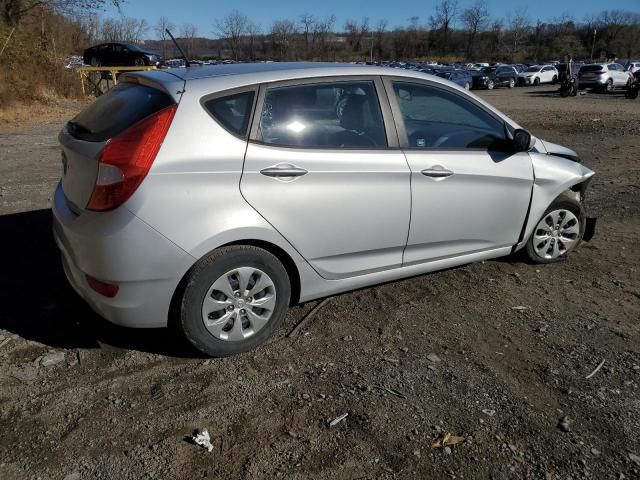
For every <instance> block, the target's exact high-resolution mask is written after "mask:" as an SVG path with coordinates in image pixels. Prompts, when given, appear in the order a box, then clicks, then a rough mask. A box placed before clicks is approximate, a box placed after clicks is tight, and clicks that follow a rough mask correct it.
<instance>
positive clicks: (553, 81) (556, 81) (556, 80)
mask: <svg viewBox="0 0 640 480" xmlns="http://www.w3.org/2000/svg"><path fill="white" fill-rule="evenodd" d="M551 83H552V84H553V85H555V84H556V83H558V76H557V75H554V76H553V78H552V79H551Z"/></svg>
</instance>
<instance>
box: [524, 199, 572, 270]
mask: <svg viewBox="0 0 640 480" xmlns="http://www.w3.org/2000/svg"><path fill="white" fill-rule="evenodd" d="M579 240H580V222H579V220H578V218H577V217H576V216H575V214H574V213H573V212H571V211H569V210H566V209H560V210H553V211H551V212H549V213H547V214H546V215H545V216H544V217H543V218H542V220H540V222H538V225H536V228H535V230H534V232H533V249H534V250H535V252H536V254H537V255H538V256H540V257H541V258H545V259H547V260H551V259H555V258H558V257H559V256H561V255H565V254H566V253H568V252H569V251H570V250H571V249H572V248H573V247H575V246H576V245H577V244H578V241H579Z"/></svg>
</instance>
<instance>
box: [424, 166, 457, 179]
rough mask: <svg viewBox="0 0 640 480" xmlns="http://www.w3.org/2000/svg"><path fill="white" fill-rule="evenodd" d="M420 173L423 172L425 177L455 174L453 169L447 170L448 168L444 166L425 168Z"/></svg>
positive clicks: (443, 176) (442, 176)
mask: <svg viewBox="0 0 640 480" xmlns="http://www.w3.org/2000/svg"><path fill="white" fill-rule="evenodd" d="M420 173H422V174H423V175H424V176H425V177H432V178H445V177H450V176H451V175H453V172H452V171H451V170H446V169H444V168H442V167H440V168H425V169H424V170H422V172H420Z"/></svg>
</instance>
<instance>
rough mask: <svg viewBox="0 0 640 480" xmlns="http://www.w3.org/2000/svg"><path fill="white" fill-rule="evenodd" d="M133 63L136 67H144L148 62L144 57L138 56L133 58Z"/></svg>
mask: <svg viewBox="0 0 640 480" xmlns="http://www.w3.org/2000/svg"><path fill="white" fill-rule="evenodd" d="M133 64H134V65H135V66H136V67H144V66H145V65H146V64H147V62H146V60H145V59H144V58H143V57H136V58H135V59H134V60H133Z"/></svg>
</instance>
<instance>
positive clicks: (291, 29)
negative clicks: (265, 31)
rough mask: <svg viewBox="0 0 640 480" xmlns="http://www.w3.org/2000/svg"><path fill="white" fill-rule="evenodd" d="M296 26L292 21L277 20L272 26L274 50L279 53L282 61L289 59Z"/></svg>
mask: <svg viewBox="0 0 640 480" xmlns="http://www.w3.org/2000/svg"><path fill="white" fill-rule="evenodd" d="M296 32H297V30H296V25H295V24H294V23H293V22H292V21H291V20H276V21H275V22H273V25H272V26H271V41H272V43H273V47H274V50H275V51H276V52H278V57H279V59H280V60H285V59H287V54H288V53H289V52H290V47H291V44H292V40H293V37H294V35H295V34H296Z"/></svg>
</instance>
